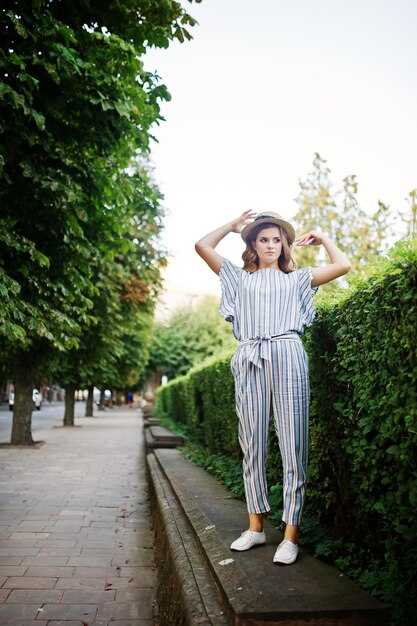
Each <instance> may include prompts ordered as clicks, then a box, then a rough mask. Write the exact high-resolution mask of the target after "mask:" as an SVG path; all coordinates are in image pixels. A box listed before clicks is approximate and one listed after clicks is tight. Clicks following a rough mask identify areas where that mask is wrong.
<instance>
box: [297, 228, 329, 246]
mask: <svg viewBox="0 0 417 626" xmlns="http://www.w3.org/2000/svg"><path fill="white" fill-rule="evenodd" d="M323 237H324V235H322V234H321V233H319V232H318V231H317V230H310V231H309V232H308V233H306V234H305V235H302V236H301V237H298V239H296V240H295V243H296V244H297V246H321V245H322V243H323Z"/></svg>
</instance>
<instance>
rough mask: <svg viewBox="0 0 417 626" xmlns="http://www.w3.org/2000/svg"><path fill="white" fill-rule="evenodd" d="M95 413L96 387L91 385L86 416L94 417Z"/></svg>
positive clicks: (86, 404) (86, 405)
mask: <svg viewBox="0 0 417 626" xmlns="http://www.w3.org/2000/svg"><path fill="white" fill-rule="evenodd" d="M93 411H94V386H93V385H90V386H89V387H88V396H87V402H86V403H85V416H86V417H94V414H93Z"/></svg>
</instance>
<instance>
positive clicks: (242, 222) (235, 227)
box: [230, 211, 256, 233]
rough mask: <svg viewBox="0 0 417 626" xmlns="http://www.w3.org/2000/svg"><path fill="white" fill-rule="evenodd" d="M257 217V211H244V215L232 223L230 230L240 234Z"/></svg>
mask: <svg viewBox="0 0 417 626" xmlns="http://www.w3.org/2000/svg"><path fill="white" fill-rule="evenodd" d="M255 217H256V211H244V212H243V213H242V215H239V217H237V218H236V219H235V220H233V221H232V222H230V228H231V232H232V233H240V232H241V230H242V228H243V227H244V226H246V224H249V222H251V221H252V220H253V219H254V218H255Z"/></svg>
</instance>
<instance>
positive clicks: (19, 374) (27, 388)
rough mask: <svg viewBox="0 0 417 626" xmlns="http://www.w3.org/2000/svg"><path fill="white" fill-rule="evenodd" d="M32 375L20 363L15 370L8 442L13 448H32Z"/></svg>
mask: <svg viewBox="0 0 417 626" xmlns="http://www.w3.org/2000/svg"><path fill="white" fill-rule="evenodd" d="M32 389H33V374H32V371H31V369H30V368H28V367H25V365H24V364H23V363H20V364H19V365H18V366H17V367H16V370H15V396H14V406H13V426H12V436H11V440H10V442H11V443H12V444H13V445H15V446H22V445H23V446H33V444H34V441H33V439H32V406H33V402H32Z"/></svg>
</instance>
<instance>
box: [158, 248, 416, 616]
mask: <svg viewBox="0 0 417 626" xmlns="http://www.w3.org/2000/svg"><path fill="white" fill-rule="evenodd" d="M416 337H417V248H416V246H415V245H412V244H403V245H400V246H397V247H396V248H395V249H394V251H393V252H392V253H391V255H390V257H389V258H388V259H386V260H384V261H383V262H381V263H380V264H379V266H378V267H376V268H374V269H373V271H372V274H370V275H369V276H368V277H367V278H366V279H361V280H358V281H356V283H355V285H354V286H353V287H351V288H349V289H346V290H341V291H340V292H339V295H338V297H337V298H335V297H332V296H330V299H329V300H325V299H322V301H321V303H320V304H319V305H317V316H316V320H315V323H314V325H313V326H312V327H311V328H310V329H309V330H308V332H307V333H306V335H305V345H306V348H307V351H308V353H309V358H310V376H311V391H312V407H311V427H310V432H311V445H310V463H309V473H308V496H307V506H306V515H305V517H306V518H307V519H308V518H309V517H312V516H314V518H315V519H317V520H318V521H319V522H320V524H321V526H322V527H325V528H326V529H327V530H328V532H329V533H330V534H331V535H332V536H333V537H339V538H342V542H343V543H341V542H340V540H339V542H338V543H337V547H338V552H337V553H334V554H333V553H332V550H331V549H330V550H328V551H327V552H326V551H325V550H323V553H324V554H328V555H329V556H332V557H334V558H335V559H336V564H337V565H338V566H339V567H341V568H342V569H343V570H344V571H346V572H347V573H348V574H349V575H351V576H353V577H355V578H356V579H357V580H359V582H361V583H362V585H363V586H365V587H367V588H369V589H370V590H371V591H372V592H373V593H375V594H376V595H377V596H378V597H380V598H382V599H383V601H385V602H386V603H387V604H388V605H389V606H390V607H391V609H392V616H393V620H394V622H395V623H398V624H404V623H412V619H414V611H415V609H414V603H415V598H416V597H417V589H416V579H417V520H416V518H417V514H416V512H417V350H416V344H417V342H416ZM230 357H231V355H227V356H226V357H223V358H221V359H219V360H217V361H212V362H211V363H210V364H208V365H206V366H202V367H200V368H198V369H195V370H193V371H192V372H190V373H189V374H188V375H187V376H185V377H182V378H179V379H175V380H173V381H172V382H171V383H169V384H168V385H167V386H165V387H163V388H161V389H160V390H159V393H158V400H157V411H159V412H160V414H165V415H168V416H169V417H170V418H171V419H173V420H174V421H175V422H176V423H178V424H181V425H182V427H183V429H185V432H186V433H187V436H188V437H189V439H190V441H192V442H193V443H195V444H198V445H199V446H201V447H202V448H203V449H204V450H205V451H206V452H207V453H208V454H211V455H219V454H221V455H225V456H228V457H231V458H233V459H236V460H238V459H239V458H240V450H239V445H238V441H237V418H236V414H235V410H234V388H233V378H232V375H231V372H230V366H229V363H230ZM268 476H269V484H270V488H271V490H272V491H274V490H275V491H276V484H280V483H281V461H280V458H279V452H278V447H277V444H276V440H275V437H272V438H271V444H270V453H269V467H268ZM277 501H279V498H278V499H277Z"/></svg>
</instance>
